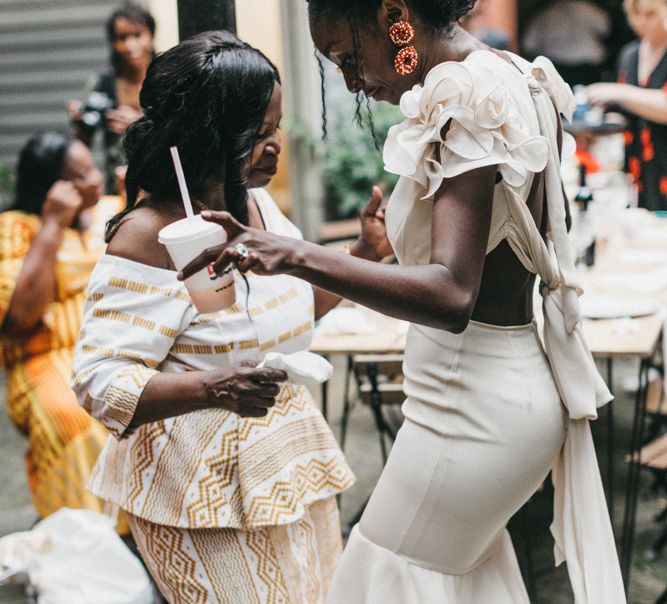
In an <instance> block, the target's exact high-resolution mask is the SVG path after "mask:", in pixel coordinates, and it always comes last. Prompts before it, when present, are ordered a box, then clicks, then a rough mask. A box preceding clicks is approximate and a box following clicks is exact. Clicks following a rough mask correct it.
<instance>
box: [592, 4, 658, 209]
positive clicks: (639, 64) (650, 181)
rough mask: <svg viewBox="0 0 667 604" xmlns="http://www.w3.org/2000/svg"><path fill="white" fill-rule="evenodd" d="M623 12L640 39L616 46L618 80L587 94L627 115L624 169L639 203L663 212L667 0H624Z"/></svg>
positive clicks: (597, 101)
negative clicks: (631, 182) (632, 183)
mask: <svg viewBox="0 0 667 604" xmlns="http://www.w3.org/2000/svg"><path fill="white" fill-rule="evenodd" d="M625 10H626V13H627V16H628V21H629V23H630V25H631V26H632V28H633V29H634V31H635V32H636V34H637V36H638V37H639V39H638V40H635V41H634V42H630V43H629V44H627V45H626V46H624V47H623V49H622V50H621V54H620V58H619V67H618V82H617V83H606V82H602V83H599V84H593V85H592V86H589V87H588V88H587V93H588V97H589V100H590V102H592V103H595V104H598V105H604V106H606V107H609V108H611V109H616V108H620V109H621V110H622V111H623V113H624V114H625V115H626V117H627V118H628V130H627V132H626V158H625V161H626V170H627V171H628V172H629V173H630V174H632V176H633V177H634V179H635V182H636V184H637V187H638V190H639V206H640V207H643V208H647V209H649V210H667V0H626V2H625Z"/></svg>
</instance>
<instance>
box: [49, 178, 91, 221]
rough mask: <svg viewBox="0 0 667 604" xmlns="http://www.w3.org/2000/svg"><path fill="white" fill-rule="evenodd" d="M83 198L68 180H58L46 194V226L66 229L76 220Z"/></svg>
mask: <svg viewBox="0 0 667 604" xmlns="http://www.w3.org/2000/svg"><path fill="white" fill-rule="evenodd" d="M82 203H83V198H82V197H81V195H80V194H79V192H78V191H77V190H76V187H75V186H74V185H73V184H72V183H71V182H70V181H68V180H58V181H56V182H55V183H54V184H53V186H52V187H51V188H50V189H49V191H48V193H47V194H46V201H45V202H44V206H43V207H42V219H43V220H44V224H52V223H53V224H56V225H58V227H59V228H61V229H65V228H67V227H68V226H70V225H71V224H72V223H73V222H74V219H75V218H76V216H77V214H78V213H79V210H80V209H81V205H82Z"/></svg>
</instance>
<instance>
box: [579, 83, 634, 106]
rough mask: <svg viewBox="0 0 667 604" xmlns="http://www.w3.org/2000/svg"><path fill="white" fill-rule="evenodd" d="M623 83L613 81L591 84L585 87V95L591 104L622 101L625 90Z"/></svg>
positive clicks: (609, 103)
mask: <svg viewBox="0 0 667 604" xmlns="http://www.w3.org/2000/svg"><path fill="white" fill-rule="evenodd" d="M627 88H628V87H627V86H626V85H625V84H616V83H614V82H600V83H598V84H591V85H590V86H588V87H587V88H586V95H587V96H588V100H589V102H590V103H591V104H592V105H605V106H607V105H613V104H614V103H620V104H622V103H623V100H624V98H625V92H626V90H627Z"/></svg>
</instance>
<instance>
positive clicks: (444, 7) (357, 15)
mask: <svg viewBox="0 0 667 604" xmlns="http://www.w3.org/2000/svg"><path fill="white" fill-rule="evenodd" d="M306 2H308V12H309V14H310V19H311V21H312V22H314V23H315V22H319V21H321V20H332V21H337V20H345V21H347V23H348V25H349V27H350V32H351V33H352V41H353V44H354V58H355V63H356V65H357V66H358V67H357V68H358V74H357V75H358V77H359V78H360V79H362V80H363V69H364V66H363V62H362V61H361V50H362V49H361V38H360V36H359V31H360V30H362V29H373V27H374V23H375V16H376V15H377V12H378V10H380V6H381V5H382V0H344V1H341V0H306ZM475 2H476V0H405V3H406V4H407V5H408V7H409V8H411V9H412V10H413V11H414V12H415V14H416V15H417V16H418V17H419V19H420V20H421V22H422V24H423V25H424V26H425V27H428V28H429V29H432V30H435V31H439V30H447V29H449V28H451V26H452V25H453V24H454V23H455V22H456V21H458V20H459V19H460V18H461V17H463V16H464V15H466V14H467V13H468V12H470V11H471V10H472V8H473V6H474V5H475ZM316 58H317V61H318V64H319V68H320V79H321V82H322V85H321V94H322V124H323V134H324V136H326V124H327V117H326V99H325V90H324V69H323V67H322V59H321V57H320V56H319V54H317V53H316ZM363 97H364V93H363V92H358V93H357V99H356V111H355V119H356V122H357V124H358V125H359V126H363V121H364V120H363V116H362V104H363V103H364V99H363ZM365 105H366V114H367V117H366V120H367V123H368V125H369V127H370V129H371V134H372V136H373V140H374V141H375V146H376V147H377V146H378V141H377V138H376V135H375V128H374V126H373V119H372V117H371V110H370V104H369V101H368V98H366V99H365Z"/></svg>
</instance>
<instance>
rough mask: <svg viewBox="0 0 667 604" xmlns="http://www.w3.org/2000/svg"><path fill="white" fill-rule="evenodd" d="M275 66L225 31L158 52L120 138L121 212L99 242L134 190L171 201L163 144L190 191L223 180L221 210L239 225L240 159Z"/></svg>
mask: <svg viewBox="0 0 667 604" xmlns="http://www.w3.org/2000/svg"><path fill="white" fill-rule="evenodd" d="M276 83H280V76H279V75H278V70H277V69H276V68H275V66H274V65H273V63H271V61H269V60H268V59H267V58H266V57H265V56H264V55H263V54H262V53H261V52H260V51H258V50H256V49H255V48H253V47H252V46H250V45H249V44H246V43H245V42H242V41H241V40H239V39H238V38H237V37H236V36H234V35H233V34H231V33H229V32H226V31H214V32H206V33H202V34H198V35H197V36H194V37H193V38H190V39H189V40H186V41H185V42H182V43H181V44H179V45H178V46H175V47H174V48H172V49H170V50H168V51H166V52H164V53H161V54H158V55H157V56H156V57H155V59H154V60H153V62H152V63H151V65H150V67H149V68H148V73H147V74H146V79H145V80H144V83H143V86H142V88H141V96H140V101H141V106H142V108H143V110H144V115H143V117H141V118H140V119H139V120H137V121H136V122H134V123H133V124H132V125H131V126H130V127H129V128H128V130H127V132H126V135H125V153H126V156H127V161H128V170H127V176H126V189H127V209H126V210H125V211H124V212H122V213H121V214H119V215H117V216H115V217H114V218H113V219H112V220H111V221H110V222H109V224H108V225H107V240H109V239H110V238H111V237H112V236H113V233H114V231H115V228H116V225H117V224H118V222H119V220H120V219H121V218H122V217H123V216H124V215H125V214H127V212H129V211H131V210H132V209H133V208H134V207H135V204H136V202H137V196H138V194H139V191H140V190H141V191H145V192H147V193H149V194H151V196H153V197H154V198H156V199H157V201H159V202H165V201H166V202H170V201H173V200H177V199H179V197H180V195H179V190H178V182H177V180H176V175H175V172H174V166H173V163H172V160H171V155H170V152H169V148H170V147H171V146H176V147H178V150H179V155H180V158H181V163H182V165H183V171H184V172H185V178H186V181H187V184H188V189H189V191H190V193H191V194H192V195H193V196H194V197H195V198H196V197H200V198H201V197H202V195H203V193H204V184H205V181H206V180H207V179H208V178H209V177H211V176H213V175H215V174H218V175H220V179H221V180H224V193H225V203H226V206H227V209H228V210H229V212H230V213H231V214H232V215H233V216H234V217H235V218H236V219H237V220H239V221H241V222H243V223H245V224H247V222H248V205H247V190H246V182H245V178H244V176H243V168H244V162H245V161H246V159H247V158H248V156H249V155H250V154H251V153H252V150H253V147H254V146H255V143H256V141H257V135H258V134H259V132H260V129H261V127H262V124H263V122H264V116H265V114H266V110H267V107H268V105H269V101H270V99H271V95H272V94H273V89H274V86H275V84H276Z"/></svg>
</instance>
